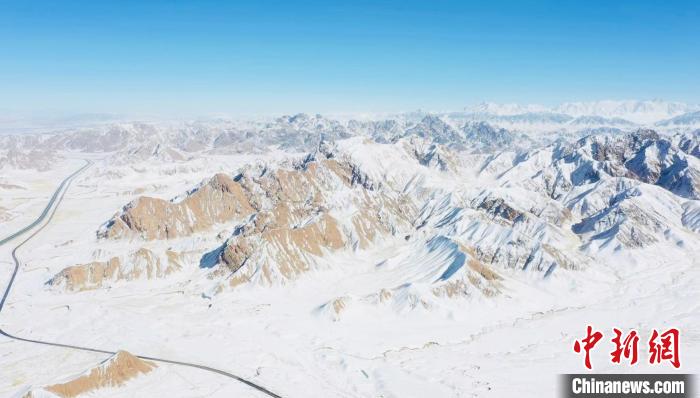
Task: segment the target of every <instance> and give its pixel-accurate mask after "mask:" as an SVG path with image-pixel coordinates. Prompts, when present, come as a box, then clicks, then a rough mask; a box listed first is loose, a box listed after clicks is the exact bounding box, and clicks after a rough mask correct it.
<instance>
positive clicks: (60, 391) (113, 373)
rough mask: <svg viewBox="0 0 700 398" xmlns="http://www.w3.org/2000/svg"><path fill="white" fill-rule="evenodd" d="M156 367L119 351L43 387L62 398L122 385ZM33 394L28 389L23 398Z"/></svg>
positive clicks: (70, 397) (151, 363) (28, 397)
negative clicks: (101, 361)
mask: <svg viewBox="0 0 700 398" xmlns="http://www.w3.org/2000/svg"><path fill="white" fill-rule="evenodd" d="M156 367H157V365H156V364H155V363H153V362H150V361H145V360H142V359H139V358H137V357H135V356H133V355H132V354H130V353H128V352H126V351H119V352H117V353H116V354H115V355H114V356H112V357H111V358H110V359H108V360H107V361H105V362H104V363H102V364H100V365H99V366H97V367H94V368H92V369H91V370H90V371H89V372H86V373H85V374H83V375H81V376H78V377H76V378H73V379H71V380H69V381H66V382H64V383H58V384H53V385H50V386H47V387H44V388H43V389H44V390H45V391H49V392H51V393H53V394H56V395H58V396H59V397H62V398H73V397H77V396H79V395H81V394H85V393H89V392H91V391H94V390H97V389H100V388H106V387H119V386H122V385H123V384H124V383H126V382H127V381H129V380H131V379H133V378H136V377H138V376H140V375H145V374H147V373H150V372H151V371H153V369H155V368H156ZM33 396H34V394H33V392H32V391H30V392H29V393H27V394H26V395H25V397H24V398H31V397H33Z"/></svg>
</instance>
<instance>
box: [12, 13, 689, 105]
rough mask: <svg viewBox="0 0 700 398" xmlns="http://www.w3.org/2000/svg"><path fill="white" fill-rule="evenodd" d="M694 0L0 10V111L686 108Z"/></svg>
mask: <svg viewBox="0 0 700 398" xmlns="http://www.w3.org/2000/svg"><path fill="white" fill-rule="evenodd" d="M698 21H700V2H698V1H687V2H685V1H641V0H637V1H576V2H575V1H561V0H560V1H552V2H548V1H481V2H467V1H439V0H438V1H425V2H414V1H396V2H382V1H348V2H330V1H318V2H317V1H306V2H294V1H279V2H277V1H250V2H247V3H243V2H234V1H226V2H224V1H220V2H217V1H128V0H127V1H113V2H107V1H60V2H55V1H51V2H48V1H47V2H41V1H31V2H30V1H15V2H7V1H1V0H0V90H1V93H2V94H1V95H0V109H2V110H6V111H29V112H34V111H55V112H107V113H120V114H160V115H206V114H230V115H238V114H261V113H263V114H275V113H293V112H298V111H305V112H320V113H330V112H386V111H401V110H413V109H418V108H421V109H429V110H448V109H461V108H463V107H464V106H466V105H470V104H474V103H477V102H480V101H482V100H486V101H496V102H529V103H544V104H555V103H558V102H562V101H578V100H594V99H603V98H612V99H627V98H640V99H651V98H663V99H666V100H678V101H686V102H694V103H697V102H700V77H699V74H698V69H699V68H700V67H699V65H700V62H699V61H700V23H698Z"/></svg>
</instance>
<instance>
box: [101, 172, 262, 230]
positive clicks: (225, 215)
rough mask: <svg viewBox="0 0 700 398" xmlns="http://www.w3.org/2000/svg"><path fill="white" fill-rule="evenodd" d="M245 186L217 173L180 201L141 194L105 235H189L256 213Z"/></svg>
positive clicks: (116, 217) (112, 223)
mask: <svg viewBox="0 0 700 398" xmlns="http://www.w3.org/2000/svg"><path fill="white" fill-rule="evenodd" d="M253 211H254V210H253V208H252V207H251V205H250V202H249V201H248V199H247V197H246V194H245V192H244V191H243V188H242V187H241V185H240V184H239V183H237V182H235V181H233V180H232V179H231V178H230V177H228V176H226V175H224V174H217V175H215V176H214V177H212V178H211V179H210V180H209V181H208V182H207V183H206V184H204V185H203V186H201V187H199V189H197V190H196V191H195V192H193V193H192V194H190V195H188V196H187V197H186V198H185V199H183V200H182V201H180V202H172V201H166V200H163V199H157V198H150V197H140V198H138V199H136V200H135V201H133V202H131V203H130V204H128V205H127V206H126V207H125V208H124V210H123V211H122V213H121V214H118V215H117V216H115V217H114V218H113V219H112V220H110V223H109V224H108V226H107V228H106V230H105V231H102V232H101V233H100V236H101V237H107V238H112V239H114V238H123V237H126V236H128V235H129V233H130V232H133V233H137V234H139V235H140V236H141V237H142V238H144V239H146V240H153V239H171V238H176V237H179V236H187V235H190V234H192V233H194V232H197V231H203V230H206V229H208V228H211V227H212V226H213V225H214V224H217V223H224V222H229V221H231V220H234V219H237V218H242V217H245V216H247V215H249V214H251V213H252V212H253Z"/></svg>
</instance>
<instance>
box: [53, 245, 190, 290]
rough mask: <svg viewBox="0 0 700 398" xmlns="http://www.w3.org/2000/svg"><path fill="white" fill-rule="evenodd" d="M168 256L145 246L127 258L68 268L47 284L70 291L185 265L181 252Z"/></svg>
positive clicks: (160, 274)
mask: <svg viewBox="0 0 700 398" xmlns="http://www.w3.org/2000/svg"><path fill="white" fill-rule="evenodd" d="M165 257H166V258H165V259H161V258H160V257H158V256H156V255H155V254H154V253H153V252H152V251H150V250H148V249H145V248H141V249H139V250H137V251H136V252H134V253H132V254H131V255H129V256H128V259H127V260H123V259H121V258H120V257H112V258H110V259H109V260H108V261H95V262H92V263H88V264H79V265H74V266H71V267H67V268H64V269H63V270H62V271H61V272H59V273H58V274H56V275H55V276H54V277H53V278H51V279H50V280H49V281H48V282H47V284H49V285H51V286H64V287H65V289H66V290H69V291H82V290H89V289H96V288H100V287H102V286H104V285H105V283H107V282H108V281H118V280H134V279H138V278H142V277H146V278H147V279H155V278H162V277H164V276H166V275H168V274H170V273H172V272H174V271H176V270H179V269H180V268H181V267H182V259H181V256H180V255H179V254H178V253H175V252H172V251H169V250H168V251H166V253H165Z"/></svg>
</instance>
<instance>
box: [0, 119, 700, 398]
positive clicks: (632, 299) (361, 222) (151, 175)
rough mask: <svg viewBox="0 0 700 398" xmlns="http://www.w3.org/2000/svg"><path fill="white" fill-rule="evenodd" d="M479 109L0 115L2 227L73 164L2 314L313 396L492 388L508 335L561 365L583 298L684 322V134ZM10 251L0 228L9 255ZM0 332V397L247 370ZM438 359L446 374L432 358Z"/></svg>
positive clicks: (694, 247)
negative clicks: (8, 125) (182, 118)
mask: <svg viewBox="0 0 700 398" xmlns="http://www.w3.org/2000/svg"><path fill="white" fill-rule="evenodd" d="M492 108H493V107H491V108H484V109H483V110H486V109H492ZM582 109H588V108H582ZM524 111H525V112H526V113H518V112H524ZM493 112H494V113H485V112H482V113H479V114H475V113H468V112H451V113H434V114H431V113H425V112H419V113H411V114H403V115H391V116H386V115H384V116H382V117H381V118H377V119H374V120H373V119H367V118H363V119H352V118H349V119H343V120H339V119H333V118H328V117H324V116H320V115H314V116H311V115H307V114H297V115H293V116H283V117H278V118H269V119H262V120H254V121H238V120H223V119H217V120H200V121H193V122H169V123H144V122H128V123H117V124H110V125H102V126H91V127H81V128H76V129H70V130H66V131H60V132H55V133H50V134H41V135H39V134H31V135H27V134H23V135H11V136H3V137H0V143H1V144H3V145H4V146H3V148H4V149H3V150H2V151H1V153H0V163H2V166H1V167H2V168H1V170H2V175H0V192H1V193H2V195H0V226H1V227H3V228H5V229H7V230H8V231H11V230H17V229H18V228H20V227H21V226H22V223H23V222H25V221H26V222H27V223H29V222H31V220H32V217H34V216H35V215H36V214H40V213H41V211H42V209H43V206H44V205H45V203H46V200H47V198H49V197H51V195H52V192H53V191H52V190H53V189H55V187H56V185H57V182H58V181H60V180H61V179H62V178H65V176H66V175H69V174H70V173H72V172H74V171H75V170H76V169H77V168H79V167H82V165H83V164H84V160H90V161H91V162H92V165H91V166H90V167H89V168H88V169H86V171H85V172H84V173H83V174H81V175H79V176H78V177H77V178H76V180H75V181H74V183H73V185H72V187H71V188H70V189H69V190H68V191H67V192H66V194H65V198H64V199H63V201H61V203H60V206H59V207H58V211H57V212H56V213H55V217H52V218H51V221H50V222H49V223H48V225H47V227H46V228H45V229H44V230H42V231H41V233H40V234H38V235H36V237H35V238H33V239H32V240H30V241H29V243H28V246H26V247H22V248H20V250H19V251H17V252H16V255H17V256H18V257H19V259H20V261H21V267H20V268H19V272H18V275H17V278H16V279H17V282H15V286H14V287H13V290H12V294H11V295H10V296H9V298H8V301H7V303H6V305H5V308H4V310H3V314H2V315H3V318H2V328H3V330H4V331H5V330H7V331H8V332H14V333H17V334H21V335H23V336H27V337H31V338H32V339H37V340H38V339H46V340H47V341H56V342H59V343H66V344H73V345H80V346H83V345H85V346H87V345H89V346H91V347H92V346H94V347H98V348H100V349H103V348H104V349H109V350H110V351H116V350H117V349H119V348H121V347H126V348H128V349H129V351H130V352H134V353H138V355H142V356H148V357H151V358H155V357H164V358H184V357H191V358H192V360H195V362H196V363H206V364H207V365H208V366H210V365H216V367H217V368H221V369H227V371H234V370H235V371H236V373H237V374H242V375H244V376H245V377H246V378H250V379H251V380H255V381H256V382H258V383H260V384H263V385H266V386H271V389H273V390H274V391H279V392H280V393H281V394H282V395H283V396H287V395H289V396H291V395H293V394H285V392H288V391H292V390H293V389H290V387H289V386H290V385H292V384H293V383H288V381H289V380H303V379H305V378H310V377H311V378H312V377H321V378H322V379H323V380H324V381H323V383H318V384H315V383H311V385H310V386H309V387H308V389H309V390H310V392H309V393H308V394H307V395H309V396H341V395H342V396H344V395H348V396H382V395H384V396H390V395H396V396H410V395H411V393H412V392H413V391H407V390H406V389H405V388H404V387H403V383H404V382H406V381H407V380H409V381H410V383H415V384H412V385H418V386H421V388H423V389H424V390H422V392H426V393H425V394H423V393H422V392H421V396H423V395H431V396H432V394H433V393H434V391H438V392H439V393H438V394H437V396H454V394H455V392H457V393H461V392H462V391H467V392H470V393H471V392H473V391H481V392H483V393H484V395H490V394H492V392H491V388H492V385H493V386H494V387H493V389H498V391H503V390H504V389H505V388H506V387H507V386H506V387H504V385H503V384H499V383H497V382H494V381H493V380H495V379H494V378H493V376H490V375H499V377H500V375H501V374H502V372H503V369H504V368H503V366H504V365H503V364H504V363H505V364H510V362H509V361H511V360H513V358H519V359H518V361H519V362H518V369H522V366H524V365H525V364H529V363H531V362H530V361H531V358H530V353H531V352H535V353H536V354H537V356H538V358H548V359H547V360H549V361H551V368H552V369H553V371H552V373H553V374H556V373H559V372H562V371H568V368H566V366H568V365H566V363H567V362H566V359H561V358H568V357H567V356H566V355H567V354H568V355H571V348H570V347H571V344H570V343H571V341H573V339H574V338H576V337H577V336H579V335H580V334H581V333H582V326H581V322H580V321H581V320H582V319H585V322H592V323H595V324H596V325H605V327H612V326H617V325H620V324H622V323H624V324H625V325H638V324H640V322H643V324H642V326H643V327H644V328H645V330H646V329H650V328H652V327H658V323H657V322H658V320H659V319H661V318H659V314H666V315H667V314H669V313H672V314H674V315H673V319H674V320H676V321H677V322H678V324H679V325H680V327H682V328H684V330H690V333H692V330H693V329H692V328H693V327H694V325H696V324H697V317H696V316H694V315H692V314H694V312H693V311H692V309H693V307H692V305H694V303H695V302H697V301H698V297H697V296H698V294H697V293H696V292H697V289H695V287H696V286H697V283H698V281H699V280H700V279H699V278H700V273H698V272H697V270H698V269H700V268H698V263H697V258H698V256H697V254H698V248H699V247H700V149H699V148H700V132H699V131H698V130H697V129H693V128H691V127H690V126H689V125H685V124H674V125H673V126H670V125H669V126H668V127H666V126H665V125H662V123H659V125H658V126H654V127H653V128H645V127H640V126H639V125H638V124H637V123H634V122H631V121H628V119H622V118H620V117H618V116H610V115H608V116H600V115H598V116H596V115H580V116H574V115H571V114H565V113H561V110H556V109H540V108H523V109H515V108H513V109H511V110H510V111H509V112H505V111H503V112H498V111H495V110H494V111H493ZM507 113H512V114H507ZM684 123H685V122H684ZM39 160H42V161H44V163H41V162H40V161H39ZM24 225H26V224H24ZM6 249H8V250H6ZM11 249H12V248H11V247H9V246H3V247H2V248H0V251H3V250H4V253H5V254H6V255H7V256H8V257H7V258H8V259H11ZM8 261H9V260H8ZM679 300H681V301H682V302H683V303H685V304H683V305H676V304H677V302H678V301H679ZM683 300H685V301H683ZM688 308H690V309H688ZM689 314H691V315H689ZM640 319H641V321H640ZM597 327H603V326H597ZM550 330H551V332H550ZM368 331H370V332H368ZM689 335H690V334H689ZM504 336H508V337H507V338H506V337H504ZM514 336H525V337H524V338H523V339H519V338H515V337H514ZM474 341H479V342H480V344H473V342H474ZM489 341H493V342H496V343H497V344H488V342H489ZM232 342H235V344H232ZM481 342H484V344H481ZM552 342H555V343H552ZM13 344H14V343H12V342H10V343H9V344H3V345H2V347H0V351H2V352H0V354H2V355H3V361H4V362H3V364H5V363H8V365H7V366H6V367H5V369H7V372H8V374H9V375H10V376H9V377H8V378H0V392H2V393H4V392H6V391H7V392H9V393H11V394H14V395H15V396H23V395H26V396H51V395H50V394H55V393H56V391H59V392H65V391H78V390H80V391H83V389H85V391H88V390H89V392H88V393H89V394H91V395H95V396H98V395H100V394H105V395H108V394H112V395H115V394H116V395H120V396H121V395H126V396H130V395H139V394H140V393H142V392H143V391H158V392H159V393H158V394H155V395H167V396H179V395H178V394H180V392H181V391H190V389H195V390H196V391H197V394H200V395H206V396H209V395H216V394H219V396H246V393H247V392H248V391H247V390H245V389H243V388H244V387H241V386H238V385H237V384H235V383H226V384H225V383H223V382H221V381H219V382H217V381H216V380H214V381H212V380H211V379H208V378H206V377H207V376H206V375H200V376H197V377H201V379H190V377H194V376H193V374H191V373H189V372H188V369H185V370H182V371H181V373H178V371H177V370H174V368H173V366H175V365H172V364H170V363H163V362H159V363H158V368H154V367H153V366H152V365H153V364H151V363H150V362H149V361H143V360H139V359H138V358H137V357H136V356H135V355H129V354H127V353H119V354H117V355H115V356H113V357H111V358H108V359H107V360H106V361H105V362H104V363H102V364H101V365H99V366H95V363H97V362H96V361H95V358H94V357H92V356H86V357H77V356H70V357H67V356H66V354H65V353H64V352H63V351H61V352H59V353H58V354H52V353H50V352H46V351H43V350H44V348H42V351H41V352H39V353H35V349H34V347H33V346H31V345H29V346H28V348H26V347H23V348H22V349H21V350H17V349H16V348H14V347H15V345H13ZM23 344H24V343H23ZM112 347H114V348H112ZM173 347H177V349H175V348H173ZM494 347H496V348H494ZM501 347H502V349H501ZM553 347H554V348H553ZM55 349H57V350H58V349H59V347H55ZM60 349H63V348H60ZM173 351H176V352H173ZM463 352H465V353H468V354H469V355H462V354H463ZM300 353H302V354H300ZM605 354H606V356H607V353H605ZM85 355H88V354H85ZM90 355H91V354H90ZM685 355H687V357H689V358H700V355H698V354H697V353H695V352H694V351H692V349H689V350H687V351H686V354H685ZM66 358H70V361H69V360H67V359H66ZM197 358H201V360H199V359H197ZM417 358H426V359H425V361H423V360H421V361H417V360H416V359H417ZM465 358H477V359H476V360H474V361H472V360H471V359H469V360H467V359H465ZM102 359H105V358H102ZM575 360H576V358H573V359H572V361H571V362H574V361H575ZM217 361H220V362H217ZM423 362H425V365H423ZM46 363H50V364H51V366H50V367H48V365H45V364H46ZM688 363H690V360H688ZM241 364H243V365H241ZM446 364H447V365H446ZM577 364H578V362H577ZM42 366H44V367H46V370H45V371H42V372H35V369H44V368H43V367H42ZM507 366H510V365H507ZM416 367H418V368H416ZM455 367H456V368H457V370H454V369H455ZM85 369H89V370H88V371H85ZM310 369H311V370H310ZM416 369H418V370H416ZM577 369H579V368H573V371H575V370H577ZM49 370H50V371H49ZM112 370H118V371H117V372H112ZM239 370H240V372H239ZM604 370H610V371H611V372H612V371H614V370H615V368H610V369H604ZM652 370H653V369H652ZM416 372H420V374H426V375H430V377H429V380H422V379H420V378H415V375H416ZM430 372H433V373H430ZM484 373H488V374H487V375H486V376H484V375H483V374H484ZM443 374H447V375H448V376H449V380H448V381H447V382H445V383H442V382H434V381H432V380H433V379H434V378H437V379H439V378H440V377H442V376H440V375H443ZM397 375H398V376H397ZM464 375H469V378H468V380H467V381H466V382H465V381H463V380H465V378H464ZM122 376H124V377H122ZM211 377H212V378H214V377H216V375H214V376H211ZM535 379H537V378H532V377H526V378H525V379H524V380H523V381H515V383H519V384H517V385H518V389H519V388H521V387H523V386H530V385H531V384H532V383H533V380H535ZM8 380H9V381H8ZM15 380H18V381H17V382H15ZM275 380H283V381H285V382H280V383H278V384H274V381H275ZM368 380H370V382H368ZM387 380H388V381H389V382H390V383H392V384H391V385H387V384H386V382H387ZM396 380H400V381H401V382H400V383H398V382H396ZM416 380H422V381H416ZM440 380H441V379H440ZM473 380H478V381H479V382H478V383H476V382H473ZM484 380H486V381H484ZM537 380H539V379H537ZM546 384H547V386H546V387H547V388H549V387H551V383H546ZM193 386H194V387H193ZM202 386H205V387H202ZM206 386H212V387H211V388H210V389H207V388H208V387H206ZM236 386H238V387H236ZM444 386H449V387H445V388H443V387H444ZM226 388H228V389H229V390H226ZM236 388H239V389H238V390H237V389H236ZM402 388H403V389H402ZM412 388H413V387H411V389H412ZM219 389H221V391H223V392H222V393H217V391H219ZM240 389H243V390H242V391H241V390H240ZM163 391H167V392H168V393H163ZM193 391H194V390H193ZM348 391H350V392H351V393H347V392H348ZM397 391H399V392H401V393H400V394H398V393H397ZM518 393H519V392H518V391H512V393H504V394H502V395H503V396H512V395H518ZM18 394H19V395H18ZM147 395H148V394H147Z"/></svg>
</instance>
